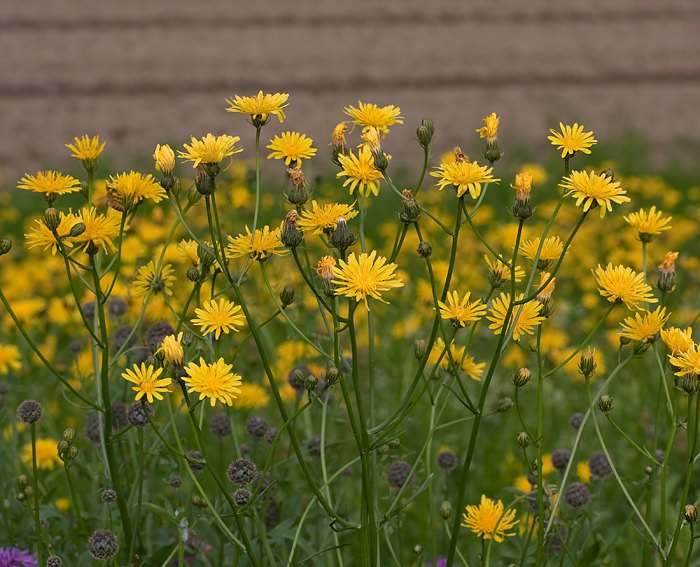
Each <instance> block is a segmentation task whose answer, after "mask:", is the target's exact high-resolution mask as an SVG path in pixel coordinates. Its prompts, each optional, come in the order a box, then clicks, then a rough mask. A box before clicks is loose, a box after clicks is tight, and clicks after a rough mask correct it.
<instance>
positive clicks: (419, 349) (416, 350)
mask: <svg viewBox="0 0 700 567" xmlns="http://www.w3.org/2000/svg"><path fill="white" fill-rule="evenodd" d="M425 349H426V344H425V341H424V340H423V339H416V340H415V341H414V342H413V356H415V357H416V359H417V360H422V359H423V357H424V356H425Z"/></svg>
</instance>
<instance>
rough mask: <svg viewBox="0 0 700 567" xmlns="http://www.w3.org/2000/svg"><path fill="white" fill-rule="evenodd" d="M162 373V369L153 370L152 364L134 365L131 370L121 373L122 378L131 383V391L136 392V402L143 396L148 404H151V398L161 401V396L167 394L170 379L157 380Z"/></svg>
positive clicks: (170, 382)
mask: <svg viewBox="0 0 700 567" xmlns="http://www.w3.org/2000/svg"><path fill="white" fill-rule="evenodd" d="M162 372H163V369H162V368H157V369H156V368H154V367H153V365H152V364H149V365H146V363H144V362H142V363H141V365H138V364H134V366H133V367H132V368H127V369H126V370H124V372H122V378H124V380H126V381H127V382H131V383H132V384H134V386H132V387H131V389H132V390H133V391H134V392H136V400H137V401H138V400H140V399H141V398H143V397H144V396H146V399H147V400H148V403H149V404H152V403H153V398H155V399H156V400H162V399H163V394H164V393H167V392H168V386H169V385H170V384H172V380H171V379H170V378H160V379H159V378H158V377H159V376H160V375H161V373H162Z"/></svg>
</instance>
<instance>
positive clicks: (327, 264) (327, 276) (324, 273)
mask: <svg viewBox="0 0 700 567" xmlns="http://www.w3.org/2000/svg"><path fill="white" fill-rule="evenodd" d="M335 266H336V261H335V258H333V256H323V258H321V259H320V260H319V261H318V263H317V264H316V273H317V274H318V277H319V278H321V279H322V280H323V281H324V282H330V281H331V280H332V279H333V277H334V275H333V269H334V268H335Z"/></svg>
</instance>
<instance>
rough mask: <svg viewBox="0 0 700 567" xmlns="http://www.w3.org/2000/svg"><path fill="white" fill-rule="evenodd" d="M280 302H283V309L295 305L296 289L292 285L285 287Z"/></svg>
mask: <svg viewBox="0 0 700 567" xmlns="http://www.w3.org/2000/svg"><path fill="white" fill-rule="evenodd" d="M280 301H281V302H282V307H287V306H288V305H291V304H292V303H294V288H293V287H292V286H291V285H286V286H284V289H283V290H282V291H281V292H280Z"/></svg>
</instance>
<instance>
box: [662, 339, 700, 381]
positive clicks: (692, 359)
mask: <svg viewBox="0 0 700 567" xmlns="http://www.w3.org/2000/svg"><path fill="white" fill-rule="evenodd" d="M668 358H669V360H670V362H671V364H672V365H673V366H675V367H676V368H677V371H676V376H686V375H692V376H695V377H696V379H697V378H700V346H698V345H697V344H696V343H693V344H692V345H691V346H690V348H689V349H688V350H686V351H683V352H679V353H678V354H676V355H670V356H669V357H668Z"/></svg>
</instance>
